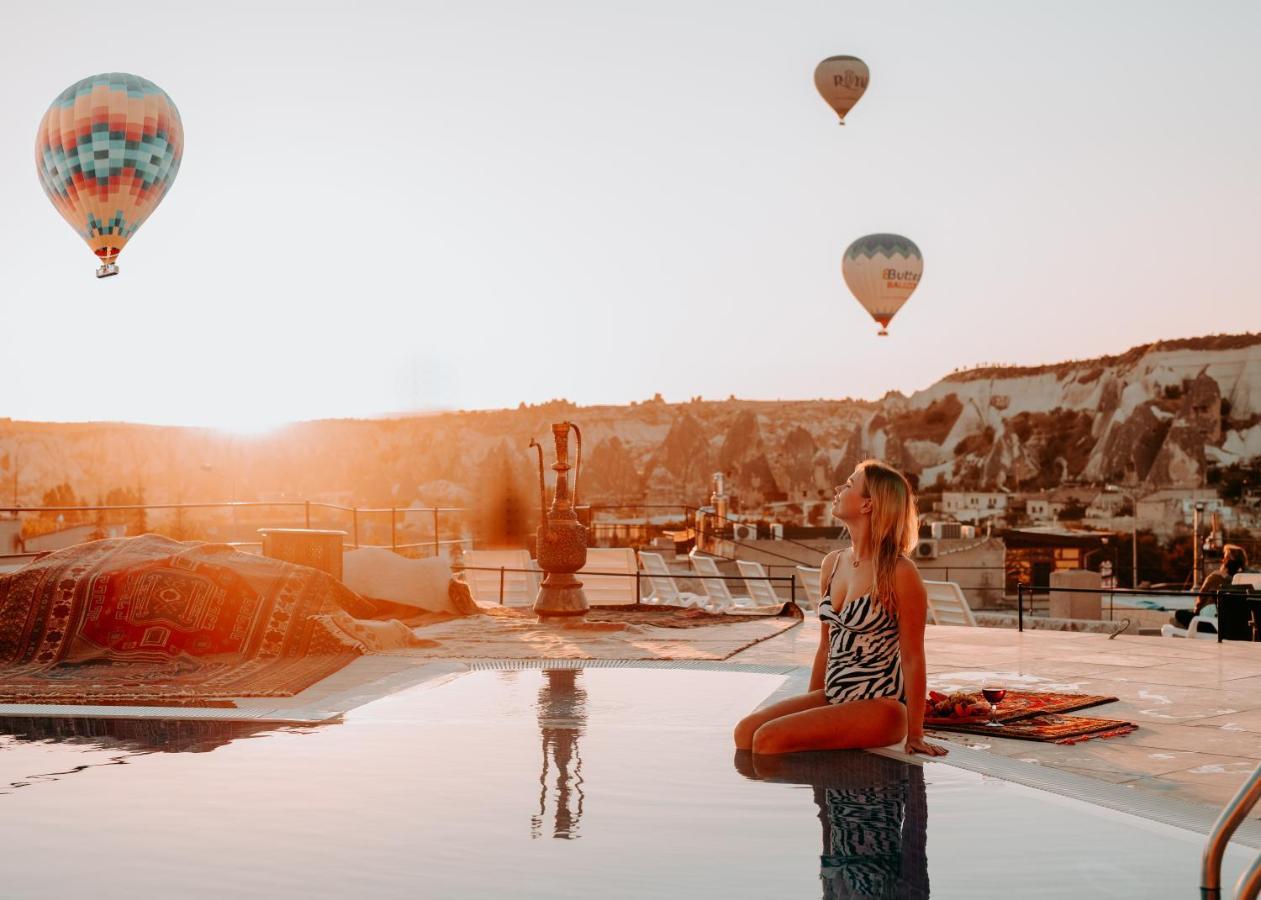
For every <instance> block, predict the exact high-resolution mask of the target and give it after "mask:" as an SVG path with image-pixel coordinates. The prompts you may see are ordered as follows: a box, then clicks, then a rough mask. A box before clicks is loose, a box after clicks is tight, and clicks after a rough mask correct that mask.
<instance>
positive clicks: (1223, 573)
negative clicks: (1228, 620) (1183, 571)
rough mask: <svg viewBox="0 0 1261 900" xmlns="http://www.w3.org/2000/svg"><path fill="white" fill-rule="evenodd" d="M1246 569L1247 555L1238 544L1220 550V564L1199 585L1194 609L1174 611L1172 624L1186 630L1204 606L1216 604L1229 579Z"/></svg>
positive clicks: (1228, 545)
mask: <svg viewBox="0 0 1261 900" xmlns="http://www.w3.org/2000/svg"><path fill="white" fill-rule="evenodd" d="M1246 568H1248V554H1247V553H1246V552H1245V551H1244V548H1243V547H1240V546H1239V545H1238V544H1227V545H1226V546H1225V547H1223V548H1222V564H1221V565H1220V566H1219V567H1218V568H1217V569H1214V570H1213V571H1212V572H1209V573H1208V576H1207V577H1206V578H1205V579H1204V583H1203V584H1201V585H1200V596H1199V597H1197V598H1196V600H1195V608H1194V609H1177V610H1174V613H1173V618H1174V624H1175V625H1177V626H1178V627H1179V628H1188V627H1190V625H1191V619H1192V617H1193V616H1198V615H1199V614H1200V613H1201V612H1202V611H1203V610H1204V607H1206V606H1213V605H1216V603H1217V594H1216V593H1215V591H1220V590H1224V589H1226V588H1228V587H1229V586H1230V583H1231V579H1233V578H1234V577H1235V575H1236V574H1237V573H1239V572H1242V571H1243V570H1244V569H1246Z"/></svg>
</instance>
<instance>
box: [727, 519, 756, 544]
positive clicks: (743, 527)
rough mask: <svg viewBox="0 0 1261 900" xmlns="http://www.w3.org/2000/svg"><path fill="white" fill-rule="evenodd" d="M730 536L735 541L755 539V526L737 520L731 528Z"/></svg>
mask: <svg viewBox="0 0 1261 900" xmlns="http://www.w3.org/2000/svg"><path fill="white" fill-rule="evenodd" d="M731 537H732V538H733V539H734V540H737V541H756V540H757V526H756V525H749V524H746V523H744V522H737V523H736V524H735V525H733V526H732V528H731Z"/></svg>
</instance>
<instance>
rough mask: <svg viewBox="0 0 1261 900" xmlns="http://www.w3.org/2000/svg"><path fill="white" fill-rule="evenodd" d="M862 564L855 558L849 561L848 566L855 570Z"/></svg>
mask: <svg viewBox="0 0 1261 900" xmlns="http://www.w3.org/2000/svg"><path fill="white" fill-rule="evenodd" d="M862 564H863V561H862V560H861V559H859V558H858V557H857V556H855V557H854V558H853V559H852V560H850V565H851V566H853V567H854V568H855V569H857V568H858V567H859V566H861V565H862Z"/></svg>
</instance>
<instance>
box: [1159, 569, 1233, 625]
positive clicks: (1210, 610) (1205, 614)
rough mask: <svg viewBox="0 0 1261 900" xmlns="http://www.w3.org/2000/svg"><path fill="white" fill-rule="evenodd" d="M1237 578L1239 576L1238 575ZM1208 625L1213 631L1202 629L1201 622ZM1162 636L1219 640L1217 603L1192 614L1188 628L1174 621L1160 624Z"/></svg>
mask: <svg viewBox="0 0 1261 900" xmlns="http://www.w3.org/2000/svg"><path fill="white" fill-rule="evenodd" d="M1235 577H1236V578H1238V577H1239V576H1238V575H1236V576H1235ZM1201 622H1203V623H1204V624H1206V625H1208V626H1209V628H1212V631H1209V630H1208V629H1204V630H1203V631H1201V630H1200V623H1201ZM1160 636H1161V637H1184V638H1196V639H1199V640H1201V641H1215V640H1217V604H1216V603H1210V604H1209V605H1208V606H1206V607H1204V608H1203V609H1202V610H1200V614H1199V615H1198V616H1192V617H1191V621H1190V622H1188V623H1187V627H1186V628H1179V627H1178V626H1177V625H1174V624H1173V623H1171V622H1170V623H1166V624H1164V625H1161V626H1160Z"/></svg>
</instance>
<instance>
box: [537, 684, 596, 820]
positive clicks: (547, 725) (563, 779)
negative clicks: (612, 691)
mask: <svg viewBox="0 0 1261 900" xmlns="http://www.w3.org/2000/svg"><path fill="white" fill-rule="evenodd" d="M581 675H582V669H546V670H545V671H544V672H543V679H544V680H543V686H542V687H541V688H540V689H539V699H538V703H537V704H536V708H537V710H538V718H539V734H540V735H541V736H542V740H543V766H542V771H541V772H540V774H539V811H538V813H537V814H536V815H533V816H531V817H530V837H532V838H539V837H542V836H543V832H544V825H543V823H544V822H545V821H546V819H547V804H548V795H549V793H550V794H551V795H552V800H553V802H554V803H555V815H554V817H553V821H552V837H554V838H560V839H562V840H573V839H574V838H577V837H578V836H579V835H578V827H579V824H580V822H581V820H582V804H583V801H584V799H585V795H584V794H583V791H582V754H581V753H579V751H578V738H579V737H581V736H582V733H583V730H584V728H585V726H586V724H587V692H586V691H585V690H583V689H582V688H581V687H580V686H579V685H578V679H579V677H580V676H581ZM553 774H554V778H555V786H554V788H549V785H548V779H549V777H552V776H553Z"/></svg>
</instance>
